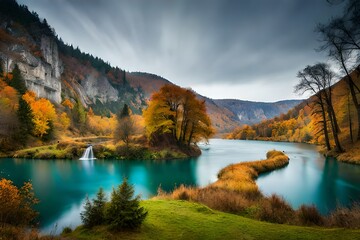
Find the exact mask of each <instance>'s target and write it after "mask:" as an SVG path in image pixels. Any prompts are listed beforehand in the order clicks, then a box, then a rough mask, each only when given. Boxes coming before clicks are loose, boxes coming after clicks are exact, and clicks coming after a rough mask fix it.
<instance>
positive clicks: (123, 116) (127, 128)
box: [115, 104, 136, 147]
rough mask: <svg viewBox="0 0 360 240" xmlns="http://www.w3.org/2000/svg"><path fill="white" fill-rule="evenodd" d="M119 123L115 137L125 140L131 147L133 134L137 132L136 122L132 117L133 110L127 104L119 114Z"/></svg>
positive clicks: (127, 145)
mask: <svg viewBox="0 0 360 240" xmlns="http://www.w3.org/2000/svg"><path fill="white" fill-rule="evenodd" d="M117 120H118V124H117V127H116V132H115V138H116V139H118V140H121V141H123V142H124V143H125V144H126V147H129V144H130V140H131V136H132V135H133V134H134V133H135V131H136V127H135V122H134V120H133V119H132V117H131V110H130V108H129V106H128V105H127V104H125V105H124V107H123V109H122V110H121V112H120V113H119V114H118V116H117Z"/></svg>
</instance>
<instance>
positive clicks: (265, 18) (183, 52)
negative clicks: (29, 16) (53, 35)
mask: <svg viewBox="0 0 360 240" xmlns="http://www.w3.org/2000/svg"><path fill="white" fill-rule="evenodd" d="M19 2H21V3H23V4H26V5H28V6H29V8H30V10H35V11H37V12H38V13H39V15H40V16H41V17H45V18H47V20H48V22H49V23H50V24H51V25H52V26H54V27H55V29H56V31H57V33H58V34H59V35H60V36H61V37H62V38H63V39H64V40H65V41H66V42H68V43H71V44H73V45H75V46H77V45H78V46H79V47H80V48H81V49H82V50H84V51H86V52H89V53H91V54H93V55H96V56H99V57H101V58H103V59H104V60H105V61H109V62H110V63H111V64H113V65H117V66H119V67H121V68H125V69H127V70H130V71H138V70H140V71H147V72H151V73H156V74H159V75H162V76H163V77H166V78H168V79H169V80H171V81H173V82H175V83H176V84H179V85H181V86H185V87H190V86H198V87H199V89H205V88H202V87H201V86H206V85H209V84H210V85H211V84H218V83H222V84H224V85H227V86H230V87H231V86H234V87H235V86H245V85H249V86H250V85H254V83H264V82H272V84H278V85H279V86H280V85H284V83H285V82H286V85H287V86H288V85H291V84H292V85H295V84H296V77H295V76H296V72H297V71H298V70H300V69H301V68H303V67H305V65H306V64H312V63H314V62H316V61H320V60H325V57H324V56H323V55H321V54H319V53H317V52H315V51H314V50H313V49H314V48H316V47H317V46H318V43H317V41H316V34H315V33H314V28H315V26H316V24H317V23H318V22H324V21H326V20H328V19H329V18H330V17H331V16H333V15H336V14H339V13H340V12H341V11H342V8H341V7H342V6H341V5H339V6H336V7H330V6H329V5H328V4H327V2H326V1H325V0H274V1H269V0H253V1H241V0H151V1H150V0H107V1H100V0H90V1H89V0H86V1H85V0H66V1H61V0H54V1H49V0H31V1H29V0H19ZM289 82H291V84H290V83H289ZM195 88H196V87H195ZM195 90H196V89H195ZM288 91H289V92H292V89H289V90H288ZM239 92H241V91H239ZM254 92H256V90H254ZM201 93H202V94H204V95H209V97H212V96H211V94H212V93H211V92H209V93H208V94H207V93H206V92H201ZM281 94H283V95H281ZM286 94H287V95H286ZM286 94H285V93H281V92H280V93H277V95H276V96H268V100H277V99H283V98H284V96H288V95H289V94H288V93H286ZM225 97H229V96H227V95H224V98H225ZM231 97H233V98H242V96H241V95H239V96H231ZM249 98H251V96H249ZM252 98H253V100H254V99H255V98H256V96H253V97H252Z"/></svg>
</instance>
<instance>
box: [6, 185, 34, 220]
mask: <svg viewBox="0 0 360 240" xmlns="http://www.w3.org/2000/svg"><path fill="white" fill-rule="evenodd" d="M37 203H38V200H37V199H36V198H35V195H34V193H33V188H32V185H31V183H29V182H25V183H24V185H23V186H22V187H21V188H20V189H18V188H17V187H16V186H14V185H13V182H12V181H10V180H7V179H4V178H3V179H1V180H0V225H4V224H10V225H13V226H30V225H31V224H33V223H34V220H35V218H36V217H37V215H38V213H37V212H36V211H34V210H33V209H32V207H33V205H35V204H37Z"/></svg>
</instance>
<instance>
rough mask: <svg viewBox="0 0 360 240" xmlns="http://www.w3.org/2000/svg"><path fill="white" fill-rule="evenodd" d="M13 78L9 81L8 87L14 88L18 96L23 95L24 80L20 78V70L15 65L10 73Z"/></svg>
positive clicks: (24, 88) (24, 90) (24, 89)
mask: <svg viewBox="0 0 360 240" xmlns="http://www.w3.org/2000/svg"><path fill="white" fill-rule="evenodd" d="M12 75H13V78H12V80H10V82H9V85H10V86H11V87H13V88H15V89H16V90H17V91H18V92H19V93H20V95H23V94H24V93H25V92H26V90H27V89H26V85H25V80H24V79H23V78H22V76H21V72H20V69H19V67H18V65H17V64H15V67H14V70H13V71H12Z"/></svg>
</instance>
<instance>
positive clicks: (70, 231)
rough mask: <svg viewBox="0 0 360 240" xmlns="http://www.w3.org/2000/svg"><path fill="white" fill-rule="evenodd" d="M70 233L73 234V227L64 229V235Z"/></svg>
mask: <svg viewBox="0 0 360 240" xmlns="http://www.w3.org/2000/svg"><path fill="white" fill-rule="evenodd" d="M69 233H72V229H71V227H64V229H63V230H62V234H69Z"/></svg>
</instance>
